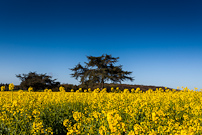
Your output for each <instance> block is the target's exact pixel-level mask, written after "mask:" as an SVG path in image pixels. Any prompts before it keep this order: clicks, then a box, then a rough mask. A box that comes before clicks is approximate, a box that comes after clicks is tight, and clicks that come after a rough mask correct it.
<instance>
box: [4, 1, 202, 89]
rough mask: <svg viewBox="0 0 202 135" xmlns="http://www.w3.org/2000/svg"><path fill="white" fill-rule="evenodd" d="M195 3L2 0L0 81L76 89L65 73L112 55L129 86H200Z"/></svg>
mask: <svg viewBox="0 0 202 135" xmlns="http://www.w3.org/2000/svg"><path fill="white" fill-rule="evenodd" d="M201 7H202V1H201V0H57V1H56V0H17V1H16V0H1V1H0V83H12V82H13V83H14V84H15V85H18V84H20V80H19V79H18V78H16V74H23V73H26V74H27V73H29V72H30V71H32V72H34V71H36V72H37V73H47V74H48V75H51V76H53V78H54V79H57V81H60V82H61V83H69V84H79V82H78V81H77V80H75V79H74V78H71V76H70V74H71V73H72V72H71V70H69V69H70V68H73V67H74V66H75V65H76V64H78V63H79V62H80V63H81V64H84V62H87V58H86V56H89V55H92V56H101V55H102V54H111V55H112V56H113V57H120V59H119V62H118V63H117V65H123V70H126V71H132V72H133V74H132V76H133V77H134V79H135V81H133V82H130V81H126V82H123V83H127V84H141V85H155V86H167V87H171V88H177V86H180V87H181V86H188V87H189V88H190V89H193V88H194V87H198V88H199V89H202V8H201Z"/></svg>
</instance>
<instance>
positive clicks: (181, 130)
mask: <svg viewBox="0 0 202 135" xmlns="http://www.w3.org/2000/svg"><path fill="white" fill-rule="evenodd" d="M112 89H113V90H114V93H107V90H106V89H102V90H100V89H96V91H94V92H92V91H91V89H88V90H83V91H84V92H82V89H81V88H80V89H79V90H77V92H73V91H72V92H64V88H63V87H61V88H60V91H62V92H51V90H49V89H46V90H44V91H46V92H24V91H22V90H20V91H19V92H17V91H16V92H15V91H13V92H0V108H1V110H0V123H1V124H0V129H1V132H2V134H19V135H20V134H41V135H50V134H67V135H76V134H89V135H90V134H93V135H94V134H98V135H99V134H100V135H109V134H112V135H123V134H125V135H167V134H169V135H199V134H202V92H200V91H194V90H189V89H188V88H183V90H182V91H175V90H169V89H167V88H165V89H166V90H165V92H164V90H163V89H160V88H159V89H156V90H155V91H153V90H152V89H149V90H148V91H146V92H142V91H141V90H140V88H137V89H131V90H129V89H125V90H124V92H122V93H115V92H116V91H120V89H119V88H115V89H114V88H112ZM11 97H12V99H13V100H10V99H11Z"/></svg>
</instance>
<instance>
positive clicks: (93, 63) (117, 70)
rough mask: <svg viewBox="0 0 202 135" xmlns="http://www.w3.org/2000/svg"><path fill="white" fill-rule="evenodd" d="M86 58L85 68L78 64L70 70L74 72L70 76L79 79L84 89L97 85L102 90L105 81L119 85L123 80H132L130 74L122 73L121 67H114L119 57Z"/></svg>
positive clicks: (127, 72)
mask: <svg viewBox="0 0 202 135" xmlns="http://www.w3.org/2000/svg"><path fill="white" fill-rule="evenodd" d="M87 58H88V63H87V62H85V64H86V65H85V67H83V66H82V65H81V64H80V63H79V64H78V65H76V66H75V67H74V68H72V69H70V70H72V71H73V72H74V73H73V74H71V76H72V77H74V78H76V79H77V80H78V79H80V83H81V84H82V85H85V86H86V87H92V86H93V85H94V84H96V83H99V84H100V87H101V88H103V87H104V83H105V82H106V81H112V82H113V83H121V81H124V80H130V81H133V80H134V79H133V78H132V77H130V76H129V75H130V74H131V73H132V72H129V71H123V70H122V65H120V66H115V65H114V64H115V63H116V62H118V59H119V57H117V58H115V57H112V56H111V55H102V56H100V57H93V56H87Z"/></svg>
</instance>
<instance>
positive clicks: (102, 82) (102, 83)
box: [101, 79, 104, 89]
mask: <svg viewBox="0 0 202 135" xmlns="http://www.w3.org/2000/svg"><path fill="white" fill-rule="evenodd" d="M101 85H102V86H101V89H103V88H104V79H102V81H101Z"/></svg>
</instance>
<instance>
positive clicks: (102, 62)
mask: <svg viewBox="0 0 202 135" xmlns="http://www.w3.org/2000/svg"><path fill="white" fill-rule="evenodd" d="M87 59H88V62H85V66H82V65H81V64H80V63H79V64H77V65H76V66H75V67H74V68H72V69H70V70H72V72H73V73H72V74H71V76H72V77H73V78H76V79H77V80H79V81H80V83H81V86H82V87H85V88H89V87H93V86H95V85H97V84H99V87H100V88H101V89H102V88H104V84H105V82H107V81H111V82H113V83H115V84H116V83H121V82H122V81H124V80H130V81H133V80H134V79H133V78H132V77H130V76H129V75H130V74H131V73H132V72H129V71H123V69H122V65H119V66H115V63H116V62H118V59H119V57H116V58H115V57H112V56H111V55H102V56H99V57H93V56H87ZM16 77H17V78H19V79H20V80H21V84H20V87H21V88H22V89H28V87H30V86H31V87H33V88H34V90H35V91H36V90H41V89H45V88H48V89H57V88H58V87H59V86H60V82H56V79H52V76H49V75H47V74H37V73H36V72H30V73H28V74H19V75H16ZM72 87H73V86H72Z"/></svg>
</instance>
